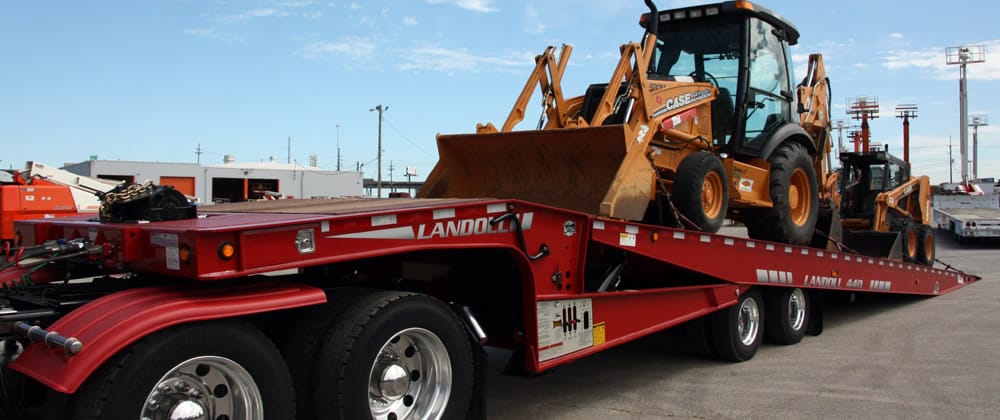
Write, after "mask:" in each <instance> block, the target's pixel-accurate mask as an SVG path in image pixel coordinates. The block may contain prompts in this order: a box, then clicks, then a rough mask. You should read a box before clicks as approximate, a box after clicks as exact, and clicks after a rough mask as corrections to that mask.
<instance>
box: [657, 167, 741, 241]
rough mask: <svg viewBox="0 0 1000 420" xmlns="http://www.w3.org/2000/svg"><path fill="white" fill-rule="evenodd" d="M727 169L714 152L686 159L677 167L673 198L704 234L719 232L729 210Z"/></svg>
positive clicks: (683, 212) (678, 207)
mask: <svg viewBox="0 0 1000 420" xmlns="http://www.w3.org/2000/svg"><path fill="white" fill-rule="evenodd" d="M726 180H727V178H726V168H725V167H723V166H722V161H721V160H719V158H718V157H716V156H714V155H712V154H711V153H708V152H705V151H701V152H695V153H692V154H690V155H687V156H686V157H684V159H682V160H681V163H680V165H677V174H676V175H675V176H674V188H673V194H672V195H671V197H672V198H673V200H674V203H675V205H676V206H677V210H678V211H680V212H681V214H682V215H684V217H686V218H688V220H690V221H691V222H693V223H694V224H695V225H696V226H697V227H698V230H700V231H702V232H718V231H719V229H720V228H721V227H722V223H723V222H724V221H725V219H726V211H727V210H728V208H729V186H728V183H727V181H726Z"/></svg>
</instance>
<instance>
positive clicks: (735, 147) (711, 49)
mask: <svg viewBox="0 0 1000 420" xmlns="http://www.w3.org/2000/svg"><path fill="white" fill-rule="evenodd" d="M646 4H647V6H648V7H649V8H650V13H648V14H645V15H643V16H642V18H641V20H640V25H641V26H642V27H644V28H645V38H644V40H643V41H642V42H641V43H628V44H625V45H623V46H622V47H621V58H620V60H619V61H618V64H617V66H616V67H615V69H614V71H613V72H612V76H611V78H610V80H609V81H608V82H607V83H601V84H593V85H590V87H589V88H588V89H587V90H586V92H585V93H584V94H583V95H580V96H574V97H566V96H564V92H563V89H562V85H561V80H562V77H563V73H564V71H565V70H566V68H567V63H568V60H569V56H570V53H571V52H572V49H571V48H570V47H569V46H563V47H562V51H561V53H560V54H558V56H557V54H556V53H557V50H556V48H555V47H549V48H547V49H546V50H545V52H544V53H543V54H541V55H539V56H538V57H536V59H535V62H536V63H535V64H536V65H535V68H534V71H532V73H531V75H530V77H529V78H528V81H527V83H526V84H525V86H524V88H523V90H522V91H521V94H520V96H518V98H517V100H516V102H515V104H514V107H513V109H512V110H511V112H510V114H509V116H508V117H507V119H506V121H505V122H504V124H503V125H502V126H501V127H500V128H499V129H498V128H497V127H495V126H494V125H493V124H480V125H479V126H478V127H477V129H476V133H474V134H461V135H439V136H438V152H439V155H440V161H439V162H438V164H437V166H436V167H435V168H434V170H433V171H432V172H431V173H430V175H429V176H428V179H427V181H426V183H425V184H424V187H423V188H422V189H421V190H420V191H419V193H418V197H428V198H473V197H496V198H518V199H525V200H530V201H535V202H541V203H545V204H549V205H552V206H556V207H561V208H568V209H574V210H579V211H584V212H587V213H590V214H597V215H601V216H608V217H613V218H618V219H627V220H634V221H645V222H649V223H655V224H661V225H667V226H685V227H690V228H695V229H698V230H701V231H708V232H714V231H717V230H718V229H719V227H721V226H722V224H723V221H724V219H725V218H727V217H728V218H732V219H736V220H741V221H743V222H744V223H745V224H746V225H747V227H748V229H749V232H750V235H751V236H753V237H754V238H760V239H768V240H775V241H781V242H787V243H794V244H806V243H809V242H810V240H811V239H812V238H813V234H814V228H815V226H816V224H817V220H818V219H820V207H822V206H826V205H827V204H826V203H827V200H826V197H827V196H828V194H827V193H826V191H824V190H823V185H821V184H820V183H819V182H818V180H821V179H826V176H827V167H826V162H825V158H826V156H827V154H828V153H829V150H830V141H829V131H830V126H829V90H828V80H827V78H826V75H825V70H824V66H823V60H822V57H821V56H819V55H818V54H817V55H812V56H810V58H809V74H808V76H807V77H806V78H805V79H804V80H803V81H802V82H801V83H800V84H799V85H798V86H797V87H796V86H795V85H793V82H792V75H791V70H792V68H791V67H792V63H791V62H790V60H789V57H790V55H789V51H788V47H789V46H790V45H794V44H795V43H796V42H797V40H798V36H799V33H798V30H797V29H796V28H795V27H794V26H793V25H792V24H791V23H789V22H787V21H786V20H784V19H783V18H781V17H780V16H778V15H777V14H774V13H772V12H771V11H769V10H767V9H766V8H763V7H761V6H759V5H756V4H752V3H750V2H746V1H736V2H725V3H717V4H710V5H704V6H695V7H686V8H681V9H674V10H667V11H657V9H656V7H655V5H653V4H652V2H650V1H647V2H646ZM536 91H540V92H541V94H542V109H543V111H542V115H541V117H540V118H539V121H538V123H537V125H535V127H534V129H532V130H523V131H514V128H515V126H516V125H517V124H518V123H519V122H521V121H522V120H523V119H524V117H525V114H526V109H527V106H528V103H529V101H530V99H531V97H532V95H533V93H534V92H536ZM796 93H797V95H796ZM827 213H829V212H827Z"/></svg>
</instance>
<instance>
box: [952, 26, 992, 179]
mask: <svg viewBox="0 0 1000 420" xmlns="http://www.w3.org/2000/svg"><path fill="white" fill-rule="evenodd" d="M945 59H946V62H947V64H958V65H959V77H958V105H959V117H958V118H959V124H958V127H959V137H958V150H959V154H961V156H962V157H961V159H962V185H963V186H965V185H968V183H969V128H968V127H967V126H966V125H967V124H968V123H969V111H968V108H969V94H968V89H967V87H966V82H965V74H966V70H965V66H966V65H967V64H970V63H982V62H984V61H986V53H985V48H984V47H983V46H982V45H966V46H963V47H948V48H946V49H945Z"/></svg>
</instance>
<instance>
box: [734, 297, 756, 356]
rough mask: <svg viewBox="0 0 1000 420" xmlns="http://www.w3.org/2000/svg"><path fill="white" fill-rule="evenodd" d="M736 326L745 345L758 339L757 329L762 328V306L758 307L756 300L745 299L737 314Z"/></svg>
mask: <svg viewBox="0 0 1000 420" xmlns="http://www.w3.org/2000/svg"><path fill="white" fill-rule="evenodd" d="M736 326H737V330H738V333H739V336H740V342H742V343H743V344H744V345H747V346H749V345H751V344H753V342H754V341H756V340H757V331H758V329H759V328H760V308H758V307H757V301H756V300H753V299H744V300H743V303H741V304H740V310H739V314H738V315H737V319H736Z"/></svg>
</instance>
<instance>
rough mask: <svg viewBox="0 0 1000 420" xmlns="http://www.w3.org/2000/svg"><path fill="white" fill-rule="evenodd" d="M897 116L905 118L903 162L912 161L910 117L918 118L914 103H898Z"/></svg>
mask: <svg viewBox="0 0 1000 420" xmlns="http://www.w3.org/2000/svg"><path fill="white" fill-rule="evenodd" d="M896 118H902V119H903V162H906V163H907V164H909V163H910V118H917V106H916V105H914V104H899V105H896Z"/></svg>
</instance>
